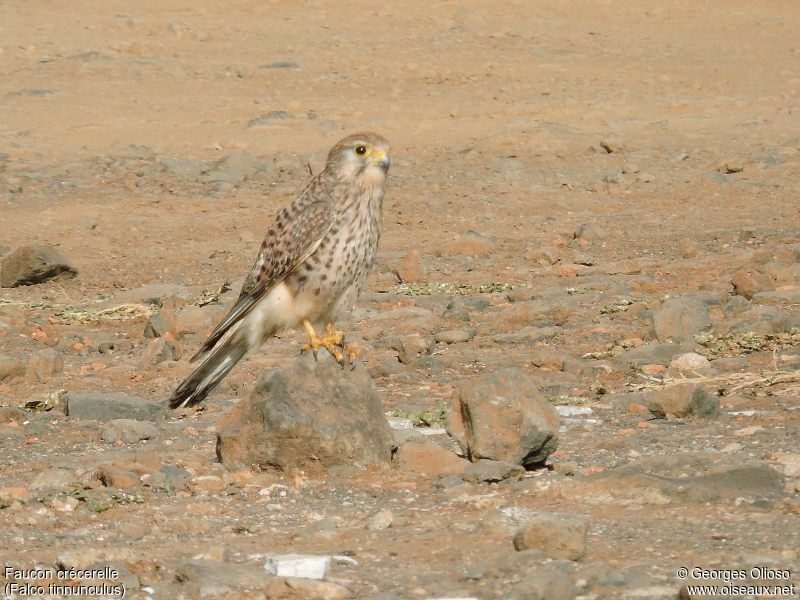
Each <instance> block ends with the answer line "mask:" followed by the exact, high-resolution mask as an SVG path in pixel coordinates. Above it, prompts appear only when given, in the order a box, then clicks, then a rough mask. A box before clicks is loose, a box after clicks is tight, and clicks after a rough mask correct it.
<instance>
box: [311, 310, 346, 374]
mask: <svg viewBox="0 0 800 600" xmlns="http://www.w3.org/2000/svg"><path fill="white" fill-rule="evenodd" d="M303 327H304V328H305V330H306V333H308V337H309V342H308V344H306V345H305V346H303V351H304V352H305V351H306V350H311V351H312V352H314V356H316V354H317V350H319V349H320V348H325V349H326V350H327V351H328V352H330V353H331V356H333V358H334V359H335V360H336V362H338V363H339V364H340V365H341V364H344V355H343V354H342V351H341V350H340V348H341V347H342V343H343V342H344V334H343V333H341V332H339V331H334V329H333V325H331V324H330V323H328V325H327V327H326V328H325V335H324V336H323V337H321V338H320V337H319V336H318V335H317V332H316V331H314V327H313V326H312V325H311V322H310V321H309V320H308V319H303Z"/></svg>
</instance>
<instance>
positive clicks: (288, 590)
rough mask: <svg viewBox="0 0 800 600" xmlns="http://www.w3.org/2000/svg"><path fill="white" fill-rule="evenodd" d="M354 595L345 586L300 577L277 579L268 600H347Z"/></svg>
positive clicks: (273, 583)
mask: <svg viewBox="0 0 800 600" xmlns="http://www.w3.org/2000/svg"><path fill="white" fill-rule="evenodd" d="M353 597H354V596H353V593H352V592H351V591H350V590H349V589H347V588H346V587H345V586H343V585H341V584H339V583H334V582H332V581H315V580H313V579H302V578H300V577H276V578H275V579H273V580H272V581H271V582H270V583H269V585H268V586H267V590H266V598H267V600H284V599H287V600H288V599H291V600H301V599H305V598H314V599H315V600H347V599H348V598H353Z"/></svg>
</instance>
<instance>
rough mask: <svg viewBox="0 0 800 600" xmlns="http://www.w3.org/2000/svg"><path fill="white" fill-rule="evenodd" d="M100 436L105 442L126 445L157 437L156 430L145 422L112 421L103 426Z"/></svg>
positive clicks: (130, 420) (132, 420)
mask: <svg viewBox="0 0 800 600" xmlns="http://www.w3.org/2000/svg"><path fill="white" fill-rule="evenodd" d="M101 436H102V438H103V441H105V442H112V443H113V442H116V441H117V440H122V441H123V442H125V443H126V444H135V443H136V442H138V441H141V440H149V439H153V438H156V437H158V429H157V428H156V427H155V426H154V425H152V424H151V423H148V422H146V421H137V420H135V419H114V420H112V421H109V422H108V423H106V424H105V425H103V431H102V434H101Z"/></svg>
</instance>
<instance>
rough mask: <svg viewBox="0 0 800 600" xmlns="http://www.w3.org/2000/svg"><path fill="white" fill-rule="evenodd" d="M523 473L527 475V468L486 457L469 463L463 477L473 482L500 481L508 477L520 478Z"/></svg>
mask: <svg viewBox="0 0 800 600" xmlns="http://www.w3.org/2000/svg"><path fill="white" fill-rule="evenodd" d="M523 475H525V469H524V468H523V467H522V466H520V465H518V464H517V465H514V464H511V463H507V462H502V461H499V460H486V459H485V458H484V459H481V460H479V461H477V462H474V463H469V464H468V465H467V466H466V468H465V469H464V474H463V476H462V478H463V480H464V481H469V482H471V483H498V482H500V481H505V480H507V479H511V480H513V479H519V478H521V477H522V476H523Z"/></svg>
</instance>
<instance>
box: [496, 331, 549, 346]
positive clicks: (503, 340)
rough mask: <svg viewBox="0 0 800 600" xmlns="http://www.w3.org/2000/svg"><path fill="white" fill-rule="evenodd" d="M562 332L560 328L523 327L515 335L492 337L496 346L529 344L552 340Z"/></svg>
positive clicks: (503, 334)
mask: <svg viewBox="0 0 800 600" xmlns="http://www.w3.org/2000/svg"><path fill="white" fill-rule="evenodd" d="M559 332H560V329H559V328H558V327H534V326H527V327H523V328H522V329H520V330H519V331H515V332H514V333H498V334H497V335H494V336H492V341H493V342H495V343H496V344H529V345H534V344H535V343H536V342H542V341H545V340H551V339H553V338H554V337H556V336H557V335H558V334H559Z"/></svg>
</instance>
